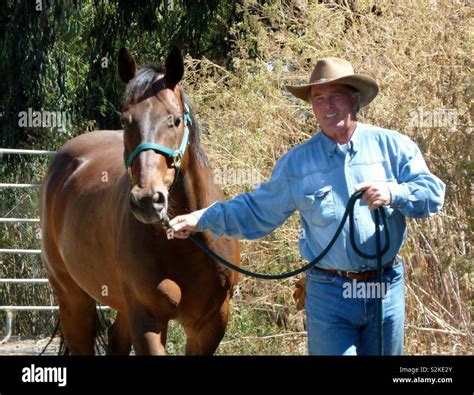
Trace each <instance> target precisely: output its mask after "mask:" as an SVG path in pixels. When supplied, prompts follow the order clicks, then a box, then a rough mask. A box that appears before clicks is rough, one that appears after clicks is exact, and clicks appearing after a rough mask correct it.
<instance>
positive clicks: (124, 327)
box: [107, 312, 132, 355]
mask: <svg viewBox="0 0 474 395" xmlns="http://www.w3.org/2000/svg"><path fill="white" fill-rule="evenodd" d="M131 348H132V340H131V338H130V331H129V329H128V320H127V319H126V318H125V317H124V316H123V314H122V313H120V312H118V313H117V318H116V319H115V322H114V323H113V325H112V326H111V327H110V328H109V329H108V342H107V355H129V354H130V350H131Z"/></svg>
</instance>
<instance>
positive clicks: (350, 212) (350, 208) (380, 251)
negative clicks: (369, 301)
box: [162, 191, 390, 355]
mask: <svg viewBox="0 0 474 395" xmlns="http://www.w3.org/2000/svg"><path fill="white" fill-rule="evenodd" d="M363 194H364V191H357V192H354V194H353V195H352V196H351V197H350V199H349V202H348V203H347V206H346V210H345V211H344V215H343V216H342V219H341V222H340V223H339V226H338V228H337V229H336V232H335V233H334V236H333V237H332V239H331V241H330V242H329V244H328V245H327V246H326V248H325V249H324V250H323V251H322V252H321V253H320V254H319V255H318V256H317V257H316V258H314V259H313V260H312V261H311V262H309V263H307V264H306V265H304V266H303V267H301V268H299V269H296V270H292V271H289V272H286V273H281V274H263V273H255V272H252V271H250V270H245V269H243V268H241V267H239V266H237V265H234V264H233V263H231V262H228V261H227V260H225V259H224V258H222V257H221V256H219V255H217V254H216V253H215V252H214V251H212V250H210V249H209V248H208V247H207V245H205V244H204V243H203V242H202V241H201V240H199V239H198V238H197V237H196V236H190V237H189V238H190V239H191V241H192V242H193V243H194V244H196V245H197V246H198V247H199V248H200V249H201V250H202V251H203V252H205V253H206V254H207V255H208V256H210V257H211V258H213V259H215V260H216V261H218V262H219V263H221V264H222V265H224V266H227V267H228V268H230V269H232V270H235V271H236V272H239V273H241V274H245V275H247V276H251V277H255V278H259V279H264V280H281V279H284V278H289V277H293V276H295V275H297V274H299V273H301V272H304V271H306V270H308V269H309V268H311V267H312V266H314V265H315V264H316V263H318V262H320V261H321V259H323V258H324V257H325V256H326V255H327V253H328V252H329V251H330V250H331V248H332V246H333V245H334V243H335V242H336V240H337V238H338V237H339V235H340V234H341V232H342V229H343V228H344V224H345V223H346V220H347V217H349V239H350V241H351V246H352V248H353V249H354V251H355V252H356V254H357V255H359V256H360V257H362V258H365V259H377V278H378V282H379V290H381V289H382V281H383V267H382V257H383V255H384V254H385V253H386V252H387V251H388V249H389V248H390V235H389V232H388V226H387V218H386V215H385V211H384V210H383V208H382V207H379V208H377V209H376V210H375V243H376V253H375V254H366V253H364V252H362V251H361V250H360V249H359V248H358V247H357V244H356V242H355V235H354V234H355V232H354V207H355V203H356V201H357V200H358V199H360V198H361V197H362V195H363ZM380 216H381V217H382V223H383V231H384V234H385V245H384V247H383V248H382V246H381V238H380V232H381V230H380ZM162 224H163V226H164V228H165V229H170V228H171V226H170V225H169V219H168V217H166V218H165V219H163V221H162ZM382 307H383V306H382V295H379V298H378V335H379V336H378V337H379V339H378V340H379V347H378V348H379V355H383V321H382V310H383V309H382Z"/></svg>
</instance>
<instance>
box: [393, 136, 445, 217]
mask: <svg viewBox="0 0 474 395" xmlns="http://www.w3.org/2000/svg"><path fill="white" fill-rule="evenodd" d="M399 136H400V138H399V139H397V159H398V162H397V165H396V167H397V173H398V174H397V183H393V184H392V183H391V184H390V185H389V189H390V192H391V194H392V203H391V206H392V207H393V208H395V209H398V210H400V211H401V213H402V214H403V215H405V216H406V217H412V218H426V217H429V216H431V215H434V214H436V213H438V212H439V211H440V210H441V207H442V206H443V202H444V194H445V188H446V186H445V184H444V183H443V182H442V181H441V180H440V179H439V178H438V177H436V176H435V175H434V174H432V173H431V172H430V171H429V169H428V166H427V165H426V162H425V160H424V159H423V156H422V154H421V152H420V149H419V148H418V146H417V145H416V144H415V143H414V142H413V141H411V140H410V139H409V138H408V137H406V136H401V135H399Z"/></svg>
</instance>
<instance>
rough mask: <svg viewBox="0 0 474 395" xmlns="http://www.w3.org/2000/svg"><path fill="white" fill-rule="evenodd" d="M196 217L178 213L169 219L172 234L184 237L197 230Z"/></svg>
mask: <svg viewBox="0 0 474 395" xmlns="http://www.w3.org/2000/svg"><path fill="white" fill-rule="evenodd" d="M197 224H198V218H197V216H195V215H193V214H192V213H191V214H185V215H178V216H177V217H174V218H173V219H172V220H171V221H170V226H171V228H172V229H173V236H174V237H177V238H178V239H186V238H188V237H189V236H190V235H192V234H194V233H196V232H197V230H198V226H197Z"/></svg>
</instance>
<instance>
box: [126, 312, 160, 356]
mask: <svg viewBox="0 0 474 395" xmlns="http://www.w3.org/2000/svg"><path fill="white" fill-rule="evenodd" d="M129 329H130V336H131V340H132V344H133V348H134V350H135V353H136V354H137V355H165V354H166V352H165V346H166V335H167V331H168V320H163V319H159V318H157V317H155V316H153V315H151V314H150V313H149V312H147V311H145V310H144V309H139V310H135V311H133V312H130V314H129Z"/></svg>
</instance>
